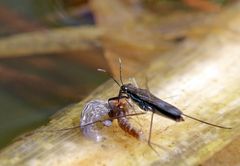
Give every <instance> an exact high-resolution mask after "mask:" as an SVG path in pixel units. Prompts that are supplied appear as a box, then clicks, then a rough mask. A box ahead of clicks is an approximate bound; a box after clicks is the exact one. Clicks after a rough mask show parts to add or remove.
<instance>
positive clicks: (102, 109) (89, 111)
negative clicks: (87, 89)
mask: <svg viewBox="0 0 240 166" xmlns="http://www.w3.org/2000/svg"><path fill="white" fill-rule="evenodd" d="M109 111H110V108H109V106H108V103H107V102H106V101H103V100H91V101H89V102H88V103H87V104H86V105H85V107H84V109H83V111H82V113H81V118H80V126H83V127H81V130H82V132H83V135H84V136H85V137H87V138H90V139H92V140H94V141H96V142H99V141H101V140H102V139H103V135H102V134H101V131H100V128H99V127H98V126H97V124H96V123H93V124H90V125H86V124H89V123H92V122H96V121H99V120H102V119H103V118H104V117H105V116H106V115H108V113H109ZM102 123H103V125H104V126H111V124H112V123H111V121H110V120H106V121H103V122H102ZM84 125H86V126H84Z"/></svg>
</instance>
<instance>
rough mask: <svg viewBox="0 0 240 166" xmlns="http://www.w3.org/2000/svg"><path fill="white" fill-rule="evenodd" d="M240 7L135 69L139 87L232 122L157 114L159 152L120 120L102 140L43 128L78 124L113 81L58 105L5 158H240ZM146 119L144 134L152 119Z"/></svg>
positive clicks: (49, 161)
mask: <svg viewBox="0 0 240 166" xmlns="http://www.w3.org/2000/svg"><path fill="white" fill-rule="evenodd" d="M239 9H240V6H239V5H235V7H233V8H232V9H231V10H229V11H226V12H225V13H224V14H223V15H219V17H218V18H216V19H218V20H220V19H222V26H221V28H215V29H213V30H212V31H211V33H210V34H209V35H208V36H207V37H206V38H205V39H203V40H202V41H200V42H197V43H192V42H190V43H189V42H186V43H185V44H183V45H181V46H180V47H179V48H176V49H175V50H172V51H171V52H168V53H167V54H165V55H162V56H160V57H159V58H158V59H154V61H153V62H152V63H151V65H150V66H149V67H148V68H144V69H143V71H141V73H139V74H138V75H136V76H134V77H135V78H136V80H137V82H138V83H139V85H140V86H141V87H144V82H145V78H146V77H147V78H148V86H149V87H150V90H151V92H152V93H153V94H155V95H156V96H158V97H160V98H163V99H165V100H166V101H168V102H169V103H171V104H174V105H175V106H177V107H179V108H180V109H182V110H183V112H185V113H186V114H188V115H191V116H194V117H198V118H200V119H203V120H206V121H209V122H212V123H215V124H221V125H224V126H231V127H232V128H233V129H231V130H224V129H218V128H214V127H212V126H208V125H206V124H201V123H199V122H196V121H193V120H191V119H188V118H185V121H184V122H181V123H176V122H173V121H171V120H168V119H166V118H164V117H159V116H155V118H154V124H153V128H154V130H153V133H152V134H153V135H152V136H153V140H152V141H153V142H155V143H157V144H158V145H160V148H158V147H155V148H156V149H157V151H158V153H159V156H158V155H156V154H155V153H154V152H153V151H152V150H151V148H149V146H148V145H147V143H146V142H140V141H138V140H135V139H134V138H132V137H131V136H129V135H127V134H125V133H124V132H123V131H121V129H119V127H118V126H117V125H116V124H114V126H112V127H111V128H104V129H103V130H102V132H103V133H104V134H105V135H106V139H105V140H104V141H103V142H100V143H95V142H92V141H90V140H87V139H85V138H84V137H83V135H82V134H81V132H80V131H79V130H71V131H65V132H40V131H43V130H45V131H46V130H56V129H61V128H66V127H70V126H73V125H77V124H78V123H79V116H80V112H81V110H82V109H83V106H84V104H85V103H86V102H87V101H88V100H92V99H105V100H107V99H108V98H109V97H112V96H116V95H117V93H118V87H117V86H116V85H114V83H113V82H112V81H111V82H110V81H109V82H107V83H105V84H104V85H102V86H101V87H99V88H98V89H97V90H95V91H94V92H93V93H92V94H91V95H90V96H89V97H88V98H87V99H85V100H84V101H82V102H80V103H78V104H76V105H73V106H70V107H67V108H65V109H64V110H62V111H60V112H59V114H57V115H56V116H54V117H53V118H52V120H51V121H50V122H49V124H48V125H47V126H44V127H41V128H40V129H38V130H36V131H35V133H34V134H31V135H28V136H26V137H24V138H23V139H20V140H18V141H16V142H14V143H13V144H12V145H10V146H8V147H7V148H5V149H3V150H2V151H1V152H0V165H8V166H9V165H51V166H52V165H150V164H152V165H198V164H203V165H211V163H214V165H215V164H216V163H217V164H218V165H221V163H227V164H228V165H239V164H240V159H239V151H240V147H239V146H238V145H239V141H236V140H239V138H240V134H239V131H240V130H239V129H240V121H239V116H240V111H239V110H240V86H239V82H240V75H239V73H240V65H239V62H240V56H239V55H240V47H239V42H240V37H239V36H240V35H239V33H240V31H239V26H240V12H239V11H240V10H239ZM123 63H124V62H123ZM169 96H175V97H170V98H167V97H169ZM142 118H144V119H145V120H143V121H141V124H142V128H143V130H144V131H145V133H146V135H147V131H148V128H149V122H150V118H149V116H148V115H147V116H144V117H142ZM166 128H167V129H166ZM164 129H165V130H164ZM234 145H235V146H234ZM232 147H234V148H232ZM229 149H230V152H231V154H230V155H229Z"/></svg>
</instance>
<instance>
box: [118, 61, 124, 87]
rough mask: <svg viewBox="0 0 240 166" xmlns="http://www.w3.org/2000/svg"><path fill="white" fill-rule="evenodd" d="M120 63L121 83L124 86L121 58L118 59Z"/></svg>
mask: <svg viewBox="0 0 240 166" xmlns="http://www.w3.org/2000/svg"><path fill="white" fill-rule="evenodd" d="M118 62H119V72H120V81H121V83H122V85H123V81H122V60H121V58H118Z"/></svg>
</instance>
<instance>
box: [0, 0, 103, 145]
mask: <svg viewBox="0 0 240 166" xmlns="http://www.w3.org/2000/svg"><path fill="white" fill-rule="evenodd" d="M59 2H60V1H59ZM69 2H70V1H69ZM81 3H82V2H81ZM81 3H79V5H80V8H79V10H81V5H83V4H81ZM64 5H65V4H64ZM68 5H72V4H68ZM77 5H78V4H77ZM71 7H72V6H71ZM68 8H69V6H63V3H62V4H61V3H58V4H57V3H55V1H54V0H52V1H51V0H50V1H42V0H21V1H19V0H6V1H5V0H0V15H1V16H0V25H1V26H0V38H2V39H3V38H4V37H6V36H9V35H14V34H18V33H25V32H29V31H39V30H41V29H51V28H61V27H64V26H81V25H86V24H88V25H89V24H94V19H93V17H92V14H91V12H90V11H88V10H85V11H83V12H79V13H80V14H69V13H70V12H69V11H70V10H69V9H68ZM90 55H91V57H94V58H89V56H90ZM86 62H87V63H86ZM98 64H101V65H102V66H99V65H98ZM105 65H106V62H105V60H104V58H103V53H102V51H101V49H100V51H99V50H97V51H95V52H94V53H92V52H91V51H90V52H78V51H76V52H74V53H69V52H63V53H61V54H48V55H31V56H27V57H18V58H8V57H5V58H0V148H3V147H4V146H6V145H8V144H10V143H11V141H12V140H13V139H14V138H15V137H16V136H18V135H20V134H22V133H24V132H26V131H30V130H32V129H34V128H36V127H38V126H41V125H43V124H46V123H47V122H48V119H49V117H50V116H51V115H52V114H54V113H55V112H56V111H58V110H59V109H61V108H63V107H66V106H68V105H70V104H73V103H75V102H78V101H80V100H81V99H82V98H84V97H85V96H86V95H88V94H89V93H90V92H91V91H92V90H94V89H95V88H96V87H97V86H98V85H99V84H101V83H102V82H104V81H105V80H106V79H107V78H106V77H105V76H104V75H103V74H102V73H99V72H97V71H96V68H98V67H104V66H105ZM105 67H106V68H107V65H106V66H105Z"/></svg>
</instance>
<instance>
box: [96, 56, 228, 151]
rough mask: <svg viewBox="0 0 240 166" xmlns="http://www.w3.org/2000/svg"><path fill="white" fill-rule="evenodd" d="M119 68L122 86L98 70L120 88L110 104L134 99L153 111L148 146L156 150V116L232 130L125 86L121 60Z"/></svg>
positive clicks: (147, 92)
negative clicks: (152, 137)
mask: <svg viewBox="0 0 240 166" xmlns="http://www.w3.org/2000/svg"><path fill="white" fill-rule="evenodd" d="M119 67H120V81H121V84H120V83H119V82H118V81H117V80H116V79H115V78H114V77H113V76H112V75H111V74H110V73H108V72H106V71H105V70H103V69H98V71H102V72H105V73H107V74H108V75H109V77H111V78H112V79H113V80H114V81H115V82H116V83H117V84H118V86H119V87H120V90H119V93H118V96H116V97H113V98H110V99H109V100H108V102H111V100H120V99H122V98H125V99H129V98H130V99H132V101H133V102H134V103H135V104H136V105H138V106H139V107H140V108H141V109H142V110H144V111H151V112H152V116H151V122H150V129H149V137H148V145H149V146H150V147H151V148H152V149H153V150H154V148H153V147H152V145H151V133H152V125H153V116H154V114H155V113H156V114H158V115H160V116H164V117H167V118H169V119H171V120H174V121H176V122H181V121H184V119H183V117H182V116H185V117H188V118H190V119H193V120H196V121H199V122H201V123H205V124H207V125H211V126H214V127H218V128H222V129H231V128H230V127H225V126H220V125H216V124H213V123H209V122H206V121H203V120H200V119H198V118H195V117H192V116H190V115H187V114H185V113H183V112H182V111H180V110H179V109H178V108H177V107H175V106H173V105H171V104H169V103H167V102H165V101H163V100H161V99H159V98H158V97H156V96H154V95H153V94H152V93H151V92H150V91H149V90H147V89H141V88H137V87H135V86H134V85H133V84H131V83H128V84H124V83H123V81H122V62H121V59H120V58H119ZM154 151H156V150H154Z"/></svg>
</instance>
